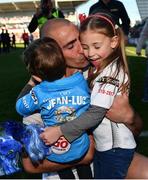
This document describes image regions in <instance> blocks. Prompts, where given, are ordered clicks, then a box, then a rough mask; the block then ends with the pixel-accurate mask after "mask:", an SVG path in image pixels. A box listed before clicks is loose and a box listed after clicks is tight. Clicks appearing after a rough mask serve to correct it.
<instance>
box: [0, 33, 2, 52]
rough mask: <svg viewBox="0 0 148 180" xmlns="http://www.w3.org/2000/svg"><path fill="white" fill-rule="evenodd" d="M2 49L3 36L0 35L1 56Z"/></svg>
mask: <svg viewBox="0 0 148 180" xmlns="http://www.w3.org/2000/svg"><path fill="white" fill-rule="evenodd" d="M1 49H2V38H1V34H0V54H1Z"/></svg>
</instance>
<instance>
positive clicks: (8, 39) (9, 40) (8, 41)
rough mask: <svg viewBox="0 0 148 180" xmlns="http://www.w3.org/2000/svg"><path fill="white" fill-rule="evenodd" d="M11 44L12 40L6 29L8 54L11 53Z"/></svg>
mask: <svg viewBox="0 0 148 180" xmlns="http://www.w3.org/2000/svg"><path fill="white" fill-rule="evenodd" d="M10 42H11V39H10V36H9V33H8V30H7V29H6V32H5V43H6V53H8V52H10Z"/></svg>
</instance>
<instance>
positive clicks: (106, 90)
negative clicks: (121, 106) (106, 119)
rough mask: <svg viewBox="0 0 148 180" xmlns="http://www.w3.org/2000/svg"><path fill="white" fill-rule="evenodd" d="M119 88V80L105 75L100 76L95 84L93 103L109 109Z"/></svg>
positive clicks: (92, 96)
mask: <svg viewBox="0 0 148 180" xmlns="http://www.w3.org/2000/svg"><path fill="white" fill-rule="evenodd" d="M118 90H119V80H118V79H115V78H112V77H109V76H103V77H101V78H99V79H98V80H97V81H96V82H95V85H94V88H93V91H92V94H91V105H95V106H99V107H102V108H106V109H109V108H110V107H111V105H112V103H113V100H114V97H115V96H116V94H117V92H118Z"/></svg>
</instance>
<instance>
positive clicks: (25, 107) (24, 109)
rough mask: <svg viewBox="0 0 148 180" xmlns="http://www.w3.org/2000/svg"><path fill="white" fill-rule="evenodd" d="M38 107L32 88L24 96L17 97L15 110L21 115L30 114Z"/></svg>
mask: <svg viewBox="0 0 148 180" xmlns="http://www.w3.org/2000/svg"><path fill="white" fill-rule="evenodd" d="M38 109H39V103H38V98H37V96H36V93H35V91H34V90H33V89H32V90H31V91H30V92H29V93H28V94H26V95H25V96H23V97H21V98H19V99H18V100H17V102H16V111H17V112H18V113H19V114H20V115H22V116H28V115H31V114H32V113H33V112H35V111H36V110H38Z"/></svg>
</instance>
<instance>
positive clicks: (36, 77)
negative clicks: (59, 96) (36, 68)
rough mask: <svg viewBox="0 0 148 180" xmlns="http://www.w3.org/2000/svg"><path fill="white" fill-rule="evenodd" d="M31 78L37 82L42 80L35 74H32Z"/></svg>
mask: <svg viewBox="0 0 148 180" xmlns="http://www.w3.org/2000/svg"><path fill="white" fill-rule="evenodd" d="M32 77H33V79H35V80H36V81H37V82H39V83H40V82H42V79H41V78H40V77H38V76H36V75H32Z"/></svg>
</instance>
